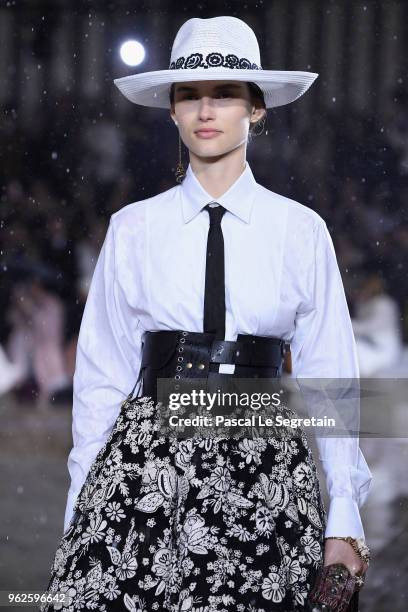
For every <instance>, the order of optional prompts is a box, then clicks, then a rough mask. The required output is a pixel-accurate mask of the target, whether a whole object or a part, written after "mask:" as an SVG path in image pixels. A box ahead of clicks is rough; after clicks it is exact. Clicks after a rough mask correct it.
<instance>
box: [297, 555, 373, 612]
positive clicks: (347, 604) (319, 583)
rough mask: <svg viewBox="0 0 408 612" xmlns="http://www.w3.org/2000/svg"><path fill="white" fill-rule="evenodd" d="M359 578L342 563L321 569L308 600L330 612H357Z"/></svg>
mask: <svg viewBox="0 0 408 612" xmlns="http://www.w3.org/2000/svg"><path fill="white" fill-rule="evenodd" d="M360 580H361V579H359V576H353V575H352V574H351V572H350V571H349V570H348V568H347V567H346V566H345V565H343V564H342V563H333V564H332V565H326V566H325V567H322V568H321V569H320V571H319V573H318V575H317V578H316V582H315V585H314V586H313V588H312V590H311V591H310V593H309V600H310V601H311V602H312V603H313V604H318V605H319V606H321V607H320V608H317V609H321V610H327V611H330V612H358V592H359V590H360V584H361V582H360Z"/></svg>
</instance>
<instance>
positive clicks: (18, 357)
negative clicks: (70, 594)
mask: <svg viewBox="0 0 408 612" xmlns="http://www.w3.org/2000/svg"><path fill="white" fill-rule="evenodd" d="M218 15H234V16H236V17H239V18H241V19H244V20H245V21H246V22H247V23H248V24H249V25H250V26H251V27H252V28H253V29H254V31H255V33H256V35H257V37H258V40H259V43H260V48H261V60H262V66H263V68H265V69H276V70H306V71H308V70H310V71H312V72H318V73H319V75H320V76H319V78H318V79H317V81H316V83H315V84H314V86H313V87H312V88H311V90H310V91H309V92H308V93H307V95H305V96H304V97H302V98H301V99H300V100H298V101H297V102H295V103H294V104H290V105H288V106H283V107H279V108H275V109H270V110H269V111H268V115H267V121H266V125H265V129H264V132H263V134H261V135H260V136H258V137H255V138H254V139H253V141H252V142H251V143H250V144H249V146H248V152H247V158H248V161H249V163H250V165H251V168H252V171H253V173H254V175H255V178H256V179H257V181H258V182H259V183H261V184H263V185H264V186H265V187H267V188H268V189H271V190H272V191H275V192H277V193H280V194H282V195H285V196H287V197H289V198H293V199H295V200H298V201H299V202H301V203H303V204H305V205H306V206H309V207H310V208H313V209H314V210H316V211H317V212H318V213H319V214H320V215H321V216H322V217H323V218H324V219H325V221H326V223H327V225H328V227H329V230H330V232H331V235H332V237H333V241H334V245H335V248H336V253H337V258H338V262H339V266H340V270H341V273H342V276H343V281H344V286H345V290H346V295H347V300H348V304H349V308H350V313H351V316H352V320H353V326H354V331H355V336H356V341H357V347H358V355H359V362H360V372H361V376H362V377H378V376H380V377H387V376H388V377H390V378H394V377H395V378H407V377H408V350H407V343H408V292H407V267H408V209H407V201H408V80H407V78H408V36H407V34H408V3H407V2H404V1H394V0H389V1H383V2H379V1H378V2H377V1H366V2H360V1H354V2H351V1H350V2H348V1H341V2H334V1H331V0H322V1H319V0H291V1H289V0H268V1H266V0H265V1H263V0H257V1H255V0H253V1H250V0H248V1H247V2H246V3H244V2H238V1H234V0H230V1H228V2H227V1H222V0H217V2H215V1H209V0H208V1H207V0H202V1H201V2H185V3H183V2H178V3H175V2H170V1H168V0H167V1H166V0H149V1H146V2H143V1H138V0H135V1H133V2H129V1H128V0H116V1H109V0H104V1H103V2H97V1H93V2H91V1H87V0H82V1H81V2H79V1H74V0H52V1H45V0H43V1H41V0H37V1H35V0H32V1H29V0H26V1H24V2H16V1H7V2H6V1H3V2H2V3H1V5H0V41H1V53H0V79H1V86H0V108H1V147H0V179H1V195H0V197H1V206H0V228H1V232H0V287H1V291H0V444H1V446H0V466H1V473H0V474H1V475H0V478H1V488H2V493H3V495H2V502H1V507H0V544H1V546H0V590H2V589H3V590H4V589H15V590H17V589H23V588H24V589H26V590H29V589H35V590H43V589H45V587H46V585H47V577H48V573H49V568H50V565H51V562H52V560H53V554H54V552H55V548H56V546H57V541H58V538H59V537H60V535H61V533H62V526H63V514H64V509H65V502H66V493H67V490H68V474H67V469H66V460H67V455H68V452H69V450H70V448H71V444H72V439H71V399H72V375H73V372H74V366H75V351H76V341H77V336H78V331H79V326H80V322H81V316H82V312H83V308H84V304H85V301H86V297H87V292H88V288H89V283H90V280H91V278H92V273H93V269H94V266H95V263H96V259H97V257H98V253H99V250H100V247H101V245H102V241H103V239H104V236H105V232H106V229H107V225H108V221H109V217H110V215H111V214H112V213H114V212H115V211H117V210H119V209H120V208H122V207H123V206H125V205H126V204H129V203H131V202H135V201H137V200H141V199H144V198H147V197H150V196H152V195H154V194H156V193H158V192H160V191H163V190H166V189H169V188H171V187H173V186H174V185H175V184H176V183H175V176H174V172H175V169H176V165H177V159H178V134H177V131H176V128H175V127H174V125H173V123H172V122H171V120H170V117H169V112H168V111H166V110H160V109H149V108H143V107H140V106H136V105H133V104H131V103H130V102H128V101H127V100H126V99H125V98H124V97H123V96H122V95H121V94H120V93H119V91H118V90H117V88H116V87H115V86H114V84H113V79H114V78H117V77H120V76H126V75H128V74H132V73H134V72H138V71H143V72H144V71H149V70H156V69H162V68H167V67H168V64H169V58H170V52H171V46H172V43H173V40H174V37H175V34H176V32H177V30H178V28H179V27H180V26H181V25H182V23H184V21H186V20H187V19H189V18H191V17H214V16H218ZM129 40H133V41H137V42H138V43H139V45H140V47H139V49H140V48H142V49H143V51H144V53H145V55H144V59H142V57H141V56H140V58H139V59H141V62H140V63H139V64H137V61H138V55H137V53H136V57H135V56H133V59H134V65H133V66H129V65H127V64H126V63H125V62H124V59H123V56H124V54H123V48H122V55H121V46H122V45H123V44H124V43H125V42H126V41H129ZM125 59H126V58H125ZM183 155H184V165H185V166H187V163H188V157H187V152H186V149H185V148H184V147H183ZM405 408H406V406H405V405H404V406H403V409H404V410H405ZM404 416H405V413H404ZM361 447H362V449H363V452H364V453H365V455H366V458H367V461H368V463H369V464H370V467H371V469H372V472H373V476H374V483H373V489H372V494H371V496H370V498H369V501H368V502H367V504H366V506H365V507H364V509H363V511H362V515H363V520H364V524H365V527H366V535H367V540H368V542H369V544H371V545H372V547H373V553H374V560H373V565H372V568H370V579H368V578H367V586H366V587H365V589H364V591H363V593H362V595H361V609H362V610H364V611H365V610H367V611H368V610H373V611H375V612H382V611H383V610H384V611H385V610H387V611H388V610H389V609H393V611H394V612H399V611H400V610H401V611H403V610H404V611H405V610H406V607H407V595H408V593H407V587H406V578H405V576H406V575H407V570H408V558H407V555H406V554H405V549H406V546H407V545H408V537H407V524H408V513H407V508H408V486H406V485H404V483H405V481H406V476H405V473H406V467H407V445H406V440H404V439H400V440H396V439H381V438H375V439H364V438H362V440H361Z"/></svg>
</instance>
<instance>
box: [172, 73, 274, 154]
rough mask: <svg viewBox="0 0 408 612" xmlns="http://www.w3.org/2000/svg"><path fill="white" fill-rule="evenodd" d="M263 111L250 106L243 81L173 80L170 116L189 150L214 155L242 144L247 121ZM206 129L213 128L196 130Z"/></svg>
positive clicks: (247, 128) (256, 119) (246, 130)
mask: <svg viewBox="0 0 408 612" xmlns="http://www.w3.org/2000/svg"><path fill="white" fill-rule="evenodd" d="M264 113H265V110H264V109H263V108H258V109H256V108H255V106H253V105H252V103H251V97H250V93H249V89H248V85H247V83H245V82H240V81H189V82H186V83H176V85H175V93H174V104H173V106H172V108H171V112H170V115H171V117H172V119H173V120H174V121H175V122H177V125H178V129H179V132H180V137H181V139H182V141H183V142H184V144H185V146H186V147H187V148H188V149H189V151H190V153H193V154H195V155H196V156H197V157H215V156H220V155H223V154H225V153H228V152H230V151H232V150H233V149H235V148H237V147H239V146H240V145H242V144H243V143H245V142H246V141H247V139H248V130H249V126H250V123H251V122H254V123H256V122H257V121H259V119H261V117H262V116H263V115H264ZM209 129H211V130H216V131H215V132H213V133H212V134H211V133H207V136H205V133H200V130H209Z"/></svg>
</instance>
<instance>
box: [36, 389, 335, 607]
mask: <svg viewBox="0 0 408 612" xmlns="http://www.w3.org/2000/svg"><path fill="white" fill-rule="evenodd" d="M157 414H158V406H157V405H155V404H154V402H153V400H152V399H151V398H150V397H148V396H145V397H138V398H135V399H129V398H128V399H127V400H126V401H125V402H124V403H123V404H122V406H121V411H120V414H119V416H118V418H117V420H116V422H115V426H114V428H113V430H112V432H111V434H110V436H109V438H108V440H107V442H106V444H105V445H104V447H103V448H102V449H101V451H100V452H99V454H98V456H97V457H96V459H95V461H94V463H93V465H92V467H91V469H90V471H89V474H88V476H87V479H86V482H85V483H84V485H83V487H82V490H81V493H80V495H79V496H78V499H77V501H76V504H75V513H74V518H73V520H72V521H71V524H70V526H69V528H68V529H67V531H66V532H65V534H64V535H63V537H62V539H61V541H60V543H59V545H58V548H57V551H56V554H55V559H54V561H53V564H52V567H51V577H50V581H49V584H48V589H47V592H48V594H50V595H52V594H55V593H66V594H67V595H68V597H69V599H68V600H67V601H71V603H69V604H68V603H64V604H61V603H52V604H44V605H42V607H41V608H40V609H41V610H42V612H45V611H49V610H58V609H62V610H65V612H71V611H72V612H73V611H77V610H97V611H98V612H105V611H115V612H116V611H118V612H119V611H123V610H125V611H126V610H129V611H130V612H151V611H152V610H159V611H161V610H166V611H170V612H176V611H177V612H178V611H180V612H222V611H225V612H229V611H231V610H234V612H235V611H236V612H255V611H257V612H262V611H265V612H266V611H267V610H273V611H280V612H292V611H295V610H311V609H312V608H311V607H310V606H309V604H308V601H307V596H308V592H309V590H310V589H311V587H312V586H313V583H314V580H315V576H316V573H317V570H318V568H319V567H320V566H321V565H322V563H323V544H324V529H325V524H326V514H325V509H324V507H323V502H322V499H321V494H320V488H319V481H318V478H317V473H316V466H315V463H314V459H313V456H312V454H311V450H310V449H309V446H308V443H307V439H306V436H305V435H304V432H303V431H300V433H299V435H298V436H297V437H296V436H293V432H292V435H291V436H290V437H285V436H279V437H271V438H267V437H257V438H256V437H254V438H241V439H234V438H233V437H230V438H220V439H218V438H214V439H212V438H208V437H207V438H197V439H196V438H188V439H184V440H180V439H176V438H172V437H164V436H161V435H160V432H159V431H158V430H159V424H158V420H157Z"/></svg>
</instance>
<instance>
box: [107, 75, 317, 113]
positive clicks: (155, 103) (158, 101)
mask: <svg viewBox="0 0 408 612" xmlns="http://www.w3.org/2000/svg"><path fill="white" fill-rule="evenodd" d="M210 75H211V76H210ZM318 76H319V75H318V73H316V72H298V71H293V70H292V71H291V70H289V71H288V70H246V69H242V70H239V69H236V70H235V69H234V70H231V69H230V68H217V69H212V70H211V71H209V70H208V69H202V68H198V69H197V68H187V69H182V70H156V71H153V72H142V73H140V74H132V75H130V76H126V77H122V78H120V79H114V81H113V82H114V84H115V85H116V87H117V88H118V89H119V91H120V92H121V93H122V94H123V95H124V96H125V97H126V98H127V99H128V100H130V101H131V102H133V103H134V104H140V105H141V106H149V107H154V108H167V109H170V99H169V90H170V86H171V84H172V83H181V82H185V81H203V80H205V81H208V80H211V81H213V80H214V81H224V80H225V81H228V80H229V81H251V82H252V83H255V84H256V85H258V87H260V88H261V89H262V91H263V93H264V98H265V105H266V108H274V107H275V106H283V105H285V104H290V103H291V102H294V101H295V100H297V99H298V98H300V96H302V95H303V94H304V93H305V92H306V91H307V90H308V89H309V87H310V86H311V85H312V83H313V82H314V81H315V80H316V79H317V77H318Z"/></svg>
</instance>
